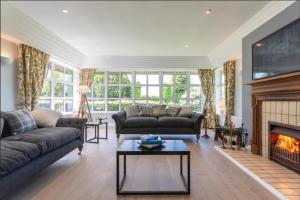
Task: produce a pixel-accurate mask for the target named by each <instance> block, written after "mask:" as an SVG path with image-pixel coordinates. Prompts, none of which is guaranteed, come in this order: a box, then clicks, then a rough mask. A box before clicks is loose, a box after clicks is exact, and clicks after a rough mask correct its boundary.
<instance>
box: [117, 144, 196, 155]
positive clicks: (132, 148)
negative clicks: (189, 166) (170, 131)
mask: <svg viewBox="0 0 300 200" xmlns="http://www.w3.org/2000/svg"><path fill="white" fill-rule="evenodd" d="M164 141H165V143H163V146H162V147H159V148H153V149H147V148H145V147H140V144H139V142H140V140H123V141H122V142H121V144H120V145H119V147H118V149H117V153H118V154H126V155H130V154H131V155H177V154H185V155H187V154H189V153H190V149H189V148H188V146H187V145H186V144H185V143H184V142H183V141H182V140H164Z"/></svg>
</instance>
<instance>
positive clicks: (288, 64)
mask: <svg viewBox="0 0 300 200" xmlns="http://www.w3.org/2000/svg"><path fill="white" fill-rule="evenodd" d="M297 71H300V18H298V19H297V20H296V21H294V22H292V23H290V24H289V25H287V26H285V27H283V28H281V29H280V30H278V31H276V32H274V33H272V34H271V35H269V36H267V37H265V38H264V39H262V40H260V41H257V42H255V43H254V44H253V45H252V79H253V80H258V79H262V78H267V77H272V76H277V75H282V74H287V73H292V72H297Z"/></svg>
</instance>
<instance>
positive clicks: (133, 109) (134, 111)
mask: <svg viewBox="0 0 300 200" xmlns="http://www.w3.org/2000/svg"><path fill="white" fill-rule="evenodd" d="M125 112H126V117H127V118H130V117H138V116H139V113H140V109H139V106H138V105H133V106H129V107H128V108H126V109H125Z"/></svg>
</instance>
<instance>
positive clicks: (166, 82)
mask: <svg viewBox="0 0 300 200" xmlns="http://www.w3.org/2000/svg"><path fill="white" fill-rule="evenodd" d="M92 88H93V89H92V91H91V93H90V94H89V95H88V100H89V103H90V107H91V109H92V110H93V111H112V112H114V111H119V110H124V109H125V108H126V107H128V106H129V105H132V104H148V105H155V104H166V105H178V106H185V105H186V106H189V105H190V106H192V107H193V108H194V110H195V111H202V107H203V105H204V96H203V94H202V90H201V84H200V81H199V77H198V75H197V74H194V73H190V72H178V73H171V72H170V73H163V72H97V73H96V75H95V77H94V82H93V86H92Z"/></svg>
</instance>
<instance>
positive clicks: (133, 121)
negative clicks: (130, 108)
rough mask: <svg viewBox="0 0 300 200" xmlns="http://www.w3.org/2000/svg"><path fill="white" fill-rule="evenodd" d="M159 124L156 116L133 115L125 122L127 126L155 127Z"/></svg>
mask: <svg viewBox="0 0 300 200" xmlns="http://www.w3.org/2000/svg"><path fill="white" fill-rule="evenodd" d="M157 126H158V121H157V119H156V118H155V117H132V118H129V119H126V120H125V122H124V127H126V128H155V127H157Z"/></svg>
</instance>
